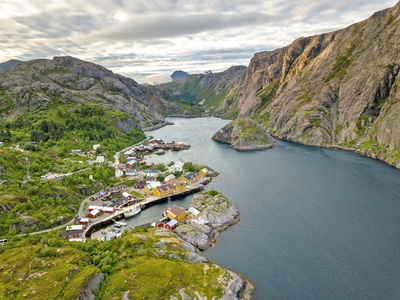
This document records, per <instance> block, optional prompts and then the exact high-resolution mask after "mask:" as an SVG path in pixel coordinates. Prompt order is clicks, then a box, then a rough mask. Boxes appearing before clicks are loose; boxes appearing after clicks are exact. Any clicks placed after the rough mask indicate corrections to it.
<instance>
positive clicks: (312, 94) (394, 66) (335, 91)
mask: <svg viewBox="0 0 400 300" xmlns="http://www.w3.org/2000/svg"><path fill="white" fill-rule="evenodd" d="M399 14H400V3H398V4H397V5H396V6H395V7H393V8H391V9H386V10H383V11H380V12H377V13H374V14H373V15H372V16H371V17H370V18H369V19H367V20H365V21H363V22H360V23H357V24H354V25H352V26H349V27H348V28H345V29H343V30H339V31H335V32H330V33H326V34H320V35H316V36H312V37H306V38H299V39H297V40H296V41H294V42H293V43H292V44H291V45H288V46H287V47H284V48H281V49H277V50H274V51H266V52H261V53H257V54H255V55H254V57H253V58H252V60H251V62H250V65H249V67H248V70H247V73H246V78H245V80H244V82H243V84H242V85H241V86H240V88H239V89H238V92H237V93H236V95H235V97H234V101H235V102H236V103H237V105H238V107H239V109H240V113H239V116H241V117H245V116H247V117H252V118H255V119H256V120H257V121H259V122H260V123H262V124H263V125H264V126H265V127H266V128H268V130H269V131H270V132H271V133H272V135H273V136H275V137H278V138H280V139H284V140H290V141H295V142H299V143H303V144H309V145H315V146H323V147H335V148H340V149H346V150H351V151H356V152H359V153H362V154H364V155H368V156H372V157H376V158H379V159H382V160H384V161H386V162H388V163H390V164H393V165H395V166H397V167H400V148H399V146H400V117H399V116H400V101H399V99H400V93H399V89H398V87H399V84H400V81H399V80H400V79H399V77H398V74H399V70H400V64H399V58H400V57H399V55H400V54H399V53H400V44H399V41H400V16H399Z"/></svg>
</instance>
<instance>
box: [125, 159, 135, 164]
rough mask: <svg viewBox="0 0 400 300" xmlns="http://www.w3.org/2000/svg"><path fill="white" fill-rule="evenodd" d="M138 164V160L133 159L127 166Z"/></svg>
mask: <svg viewBox="0 0 400 300" xmlns="http://www.w3.org/2000/svg"><path fill="white" fill-rule="evenodd" d="M136 163H137V160H136V159H131V160H130V161H128V162H127V163H126V164H128V165H134V164H136Z"/></svg>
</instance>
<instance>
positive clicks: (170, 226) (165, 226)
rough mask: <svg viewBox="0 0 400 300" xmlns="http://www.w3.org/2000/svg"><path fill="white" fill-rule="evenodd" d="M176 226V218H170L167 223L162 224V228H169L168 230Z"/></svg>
mask: <svg viewBox="0 0 400 300" xmlns="http://www.w3.org/2000/svg"><path fill="white" fill-rule="evenodd" d="M176 227H178V221H177V220H171V221H169V222H168V223H167V224H165V225H164V228H166V229H170V230H172V229H175V228H176Z"/></svg>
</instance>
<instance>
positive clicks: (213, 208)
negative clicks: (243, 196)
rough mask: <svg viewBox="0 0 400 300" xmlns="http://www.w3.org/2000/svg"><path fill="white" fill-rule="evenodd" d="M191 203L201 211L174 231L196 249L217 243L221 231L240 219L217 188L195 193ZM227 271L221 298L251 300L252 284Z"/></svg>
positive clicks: (202, 248) (206, 247)
mask: <svg viewBox="0 0 400 300" xmlns="http://www.w3.org/2000/svg"><path fill="white" fill-rule="evenodd" d="M192 206H193V207H194V208H196V209H197V210H198V211H199V212H200V214H199V215H198V216H197V217H192V218H189V219H188V220H187V221H186V224H182V225H179V226H178V227H177V228H176V229H175V233H176V234H177V236H178V237H179V238H180V239H182V240H183V241H184V242H186V243H189V244H190V245H192V246H194V247H195V248H196V249H197V252H199V251H202V250H205V249H208V248H210V247H212V246H214V245H215V244H216V240H215V237H216V236H217V235H218V234H219V233H220V232H222V231H224V230H226V229H227V228H228V227H230V226H232V225H234V224H236V223H237V222H239V221H240V214H239V212H238V210H237V209H236V208H235V207H234V206H233V205H232V204H231V203H230V202H229V201H228V199H227V198H226V197H225V196H223V195H222V194H220V193H219V192H216V191H208V192H203V193H198V194H195V195H194V196H193V200H192ZM200 257H202V256H200ZM193 259H195V261H193ZM191 261H192V262H196V261H199V257H198V256H197V255H194V256H192V259H191ZM228 272H229V274H230V280H228V281H226V282H225V283H224V286H225V287H226V288H225V294H224V297H223V298H222V299H246V300H247V299H250V294H251V291H252V289H253V286H252V284H251V283H250V282H249V281H247V280H245V279H243V278H241V277H240V276H239V275H238V274H236V273H234V272H232V271H228Z"/></svg>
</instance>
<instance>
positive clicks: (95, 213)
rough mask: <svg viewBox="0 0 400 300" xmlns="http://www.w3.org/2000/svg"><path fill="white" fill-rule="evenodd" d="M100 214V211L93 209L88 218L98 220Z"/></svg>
mask: <svg viewBox="0 0 400 300" xmlns="http://www.w3.org/2000/svg"><path fill="white" fill-rule="evenodd" d="M99 214H100V210H98V209H97V208H96V209H93V210H92V211H90V212H89V213H88V217H89V218H96V217H97V216H98V215H99Z"/></svg>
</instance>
